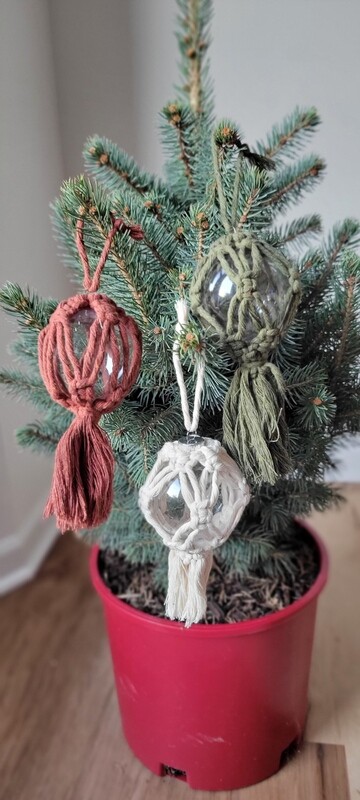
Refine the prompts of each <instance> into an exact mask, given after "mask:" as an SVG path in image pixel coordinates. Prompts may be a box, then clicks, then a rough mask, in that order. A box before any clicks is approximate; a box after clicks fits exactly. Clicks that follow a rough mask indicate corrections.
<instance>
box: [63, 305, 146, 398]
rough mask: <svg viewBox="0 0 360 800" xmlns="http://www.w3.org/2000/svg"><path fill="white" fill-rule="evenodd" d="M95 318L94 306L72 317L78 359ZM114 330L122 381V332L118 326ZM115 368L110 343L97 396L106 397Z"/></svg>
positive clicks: (85, 346) (99, 374) (101, 370)
mask: <svg viewBox="0 0 360 800" xmlns="http://www.w3.org/2000/svg"><path fill="white" fill-rule="evenodd" d="M95 320H96V313H95V311H94V309H93V308H89V307H88V308H81V309H80V310H79V311H77V312H76V313H75V314H73V316H72V317H71V319H70V326H71V333H72V342H73V348H74V353H75V356H76V358H77V359H78V361H80V360H81V358H82V357H83V355H84V353H85V351H86V348H87V345H88V341H89V336H90V330H91V326H92V324H93V322H94V321H95ZM100 325H101V323H100ZM114 332H115V336H116V338H117V344H118V347H119V351H120V369H119V372H118V382H119V383H121V379H122V376H123V372H124V367H123V363H122V362H123V358H122V342H121V338H120V333H119V331H118V329H117V328H114ZM129 345H131V342H130V340H129ZM60 367H61V362H60ZM113 370H114V366H113V354H112V350H111V347H110V343H109V344H108V345H107V347H106V348H105V354H104V359H103V362H102V364H101V367H100V369H99V372H98V376H97V379H96V382H95V384H94V387H93V389H94V393H95V396H96V397H101V398H104V397H106V395H107V389H108V384H109V378H110V375H112V373H113Z"/></svg>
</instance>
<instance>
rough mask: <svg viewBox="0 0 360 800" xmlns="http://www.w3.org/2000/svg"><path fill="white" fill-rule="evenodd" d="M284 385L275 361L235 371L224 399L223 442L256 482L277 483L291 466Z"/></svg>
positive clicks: (243, 367)
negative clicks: (287, 445)
mask: <svg viewBox="0 0 360 800" xmlns="http://www.w3.org/2000/svg"><path fill="white" fill-rule="evenodd" d="M283 404H284V384H283V380H282V377H281V373H280V371H279V369H278V368H277V367H276V365H275V364H272V363H271V362H268V363H266V364H260V365H254V366H242V367H240V368H239V369H237V370H236V372H235V374H234V377H233V379H232V382H231V385H230V388H229V391H228V393H227V395H226V398H225V404H224V415H223V428H224V442H225V444H226V446H227V447H228V449H229V451H230V452H231V454H232V455H233V456H234V458H236V459H237V461H238V462H239V463H240V464H241V465H242V466H243V469H244V470H245V472H246V474H247V475H249V476H250V477H252V478H253V480H254V481H255V482H257V483H258V482H260V481H265V482H267V483H271V484H273V483H275V481H276V480H277V478H278V477H279V475H284V474H286V472H287V471H288V470H289V468H290V464H289V458H288V454H287V447H286V440H287V428H286V424H285V419H284V413H283Z"/></svg>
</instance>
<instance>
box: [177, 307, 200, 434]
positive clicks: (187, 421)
mask: <svg viewBox="0 0 360 800" xmlns="http://www.w3.org/2000/svg"><path fill="white" fill-rule="evenodd" d="M175 308H176V313H177V319H178V321H177V323H176V327H175V330H176V333H177V334H178V335H177V336H176V337H175V340H174V344H173V364H174V367H175V374H176V380H177V382H178V386H179V391H180V400H181V410H182V414H183V418H184V425H185V429H186V431H187V433H188V434H189V433H196V432H197V429H198V427H199V418H200V409H201V395H202V392H203V388H204V376H205V359H204V356H203V355H202V354H200V356H199V360H198V364H197V378H196V386H195V395H194V408H193V413H192V416H191V415H190V409H189V400H188V396H187V391H186V386H185V381H184V373H183V369H182V366H181V360H180V339H179V336H180V334H181V333H182V332H183V330H184V328H186V326H187V324H188V320H189V307H188V304H187V302H186V300H184V299H182V298H181V299H180V300H177V302H176V304H175Z"/></svg>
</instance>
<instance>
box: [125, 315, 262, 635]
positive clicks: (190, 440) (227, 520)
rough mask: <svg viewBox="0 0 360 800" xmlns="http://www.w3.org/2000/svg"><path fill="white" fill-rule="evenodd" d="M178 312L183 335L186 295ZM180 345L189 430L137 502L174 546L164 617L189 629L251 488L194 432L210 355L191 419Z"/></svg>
mask: <svg viewBox="0 0 360 800" xmlns="http://www.w3.org/2000/svg"><path fill="white" fill-rule="evenodd" d="M177 312H178V324H177V332H178V333H181V331H182V330H183V328H184V326H186V323H187V313H188V312H187V305H186V303H185V301H184V300H179V301H178V303H177ZM179 348H180V344H179V339H178V338H177V339H176V340H175V342H174V347H173V361H174V366H175V371H176V376H177V380H178V383H179V388H180V395H181V405H182V410H183V415H184V422H185V427H186V429H187V433H188V435H187V437H186V438H184V439H180V440H179V441H175V442H167V443H166V444H165V445H164V446H163V447H162V449H161V450H160V452H159V453H158V456H157V459H156V462H155V464H154V466H153V468H152V470H151V471H150V473H149V475H148V477H147V479H146V481H145V484H144V486H143V487H142V488H141V489H140V493H139V504H140V508H141V510H142V512H143V514H144V516H145V518H146V520H147V522H148V523H149V524H150V525H152V526H153V527H154V528H155V530H156V532H157V533H158V534H159V535H160V536H161V538H162V540H163V542H164V544H165V545H166V546H167V547H168V548H169V550H170V552H169V573H168V592H167V597H166V603H165V608H166V614H167V616H168V617H170V619H178V620H182V621H183V622H185V626H186V627H189V626H190V625H192V624H193V623H194V622H199V621H200V620H201V619H202V618H203V617H204V615H205V612H206V586H207V581H208V578H209V574H210V570H211V566H212V561H213V550H214V549H215V548H216V547H219V546H220V545H222V544H223V543H224V542H225V541H226V539H228V537H229V536H230V534H231V532H232V531H233V530H234V528H235V526H236V524H237V523H238V521H239V519H240V517H241V515H242V513H243V511H244V509H245V507H246V505H247V503H248V502H249V499H250V492H249V488H248V486H247V484H246V482H245V479H244V477H243V475H242V474H241V472H240V470H239V468H238V466H237V464H236V463H235V462H234V461H233V459H232V458H231V457H230V456H229V455H228V453H227V452H226V450H224V448H223V447H222V446H221V444H220V442H218V441H216V440H214V439H209V438H205V437H204V438H202V437H200V436H197V435H196V430H197V427H198V422H199V415H200V401H201V393H202V388H203V381H204V366H205V365H204V358H203V357H201V358H200V364H199V367H198V375H197V383H196V389H195V399H194V410H193V416H192V419H191V417H190V412H189V405H188V399H187V393H186V388H185V383H184V379H183V374H182V368H181V363H180V357H179Z"/></svg>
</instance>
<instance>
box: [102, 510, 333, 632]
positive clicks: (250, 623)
mask: <svg viewBox="0 0 360 800" xmlns="http://www.w3.org/2000/svg"><path fill="white" fill-rule="evenodd" d="M296 522H297V523H298V524H299V525H300V526H301V527H302V528H304V530H305V531H307V533H308V534H309V535H310V536H311V538H312V539H313V540H314V541H315V544H316V546H317V548H318V553H319V557H320V569H319V572H318V575H317V577H316V579H315V581H314V583H313V584H312V585H311V586H310V589H308V591H307V592H305V594H303V595H302V596H301V597H299V599H298V600H294V602H293V603H291V604H290V605H288V606H286V608H283V609H281V610H280V611H275V612H273V613H272V614H266V615H265V616H263V617H258V618H257V619H249V620H241V621H240V622H228V623H224V622H215V623H213V624H211V625H206V624H204V623H200V624H196V625H192V626H191V627H190V628H185V625H184V623H183V622H176V621H173V620H170V619H164V618H162V617H156V616H152V614H148V613H147V612H146V611H141V610H140V609H137V608H133V606H130V605H129V604H128V603H125V601H124V600H121V599H120V598H119V597H117V596H116V595H114V594H112V592H111V591H110V589H109V588H108V587H107V586H106V585H105V583H104V581H103V579H102V577H101V575H100V572H99V568H98V558H99V553H100V547H99V546H98V545H95V546H94V547H92V548H91V554H90V575H91V580H92V583H93V586H94V588H95V590H96V592H97V593H98V595H99V596H100V597H101V599H102V601H103V602H104V604H106V605H110V606H114V607H116V608H117V609H118V610H119V611H120V610H121V613H122V614H125V615H127V616H129V617H132V618H133V621H134V622H136V621H137V622H138V623H142V624H144V623H145V622H146V624H148V625H153V626H155V627H156V628H161V629H162V630H163V631H164V632H166V633H169V634H170V633H173V634H178V633H179V632H180V631H182V632H183V633H184V635H186V636H193V637H200V638H201V637H204V636H205V637H206V636H215V637H217V636H220V637H221V636H225V637H226V636H241V635H243V634H244V635H247V634H253V633H260V632H262V631H267V630H269V629H270V628H273V627H274V626H275V625H279V624H282V623H284V622H286V621H287V620H288V619H289V618H290V617H293V616H295V615H296V614H298V613H299V612H300V611H302V610H303V609H304V608H305V607H306V606H308V605H309V604H310V603H311V602H312V601H314V600H316V599H317V597H318V595H319V594H320V592H321V591H322V589H323V588H324V586H325V584H326V583H327V579H328V572H329V556H328V552H327V549H326V547H325V545H324V543H323V541H322V539H321V538H320V536H319V535H318V534H317V533H316V532H315V531H314V530H313V528H312V527H311V526H310V525H309V524H308V523H307V522H305V521H304V520H298V519H297V520H296Z"/></svg>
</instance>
